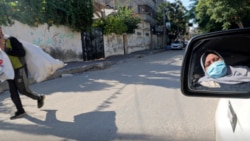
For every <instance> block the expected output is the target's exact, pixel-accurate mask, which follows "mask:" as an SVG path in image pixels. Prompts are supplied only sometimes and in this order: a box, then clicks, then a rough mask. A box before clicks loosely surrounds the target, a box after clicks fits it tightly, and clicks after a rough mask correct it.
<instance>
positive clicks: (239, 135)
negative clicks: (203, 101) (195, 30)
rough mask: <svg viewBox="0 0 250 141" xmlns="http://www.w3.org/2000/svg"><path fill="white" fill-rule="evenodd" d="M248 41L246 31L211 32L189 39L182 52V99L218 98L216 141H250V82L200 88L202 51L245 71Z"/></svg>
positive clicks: (249, 31)
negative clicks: (212, 52)
mask: <svg viewBox="0 0 250 141" xmlns="http://www.w3.org/2000/svg"><path fill="white" fill-rule="evenodd" d="M249 37H250V28H244V29H233V30H227V31H218V32H212V33H207V34H203V35H199V36H196V37H193V38H192V39H191V40H190V41H189V43H188V45H187V48H186V52H185V55H184V59H183V64H182V70H181V91H182V93H183V94H184V95H186V96H195V97H216V98H221V99H220V100H219V102H218V106H217V109H216V113H215V130H216V140H217V141H236V140H239V141H249V140H250V134H249V133H250V108H249V107H250V99H249V97H250V82H244V83H240V84H224V85H223V84H221V83H218V84H219V85H218V86H217V87H214V86H213V87H212V86H211V87H207V86H204V85H201V83H198V80H199V79H200V78H201V77H202V76H204V75H205V74H204V71H203V69H202V67H201V63H200V61H201V59H200V58H201V55H202V54H203V53H204V52H205V51H207V50H215V51H217V52H219V53H220V54H221V56H223V59H224V61H225V62H226V64H227V65H230V66H246V67H248V68H249V67H250V49H249V44H250V40H249ZM248 73H250V72H249V71H248ZM248 78H249V77H247V76H246V77H242V78H239V79H238V80H239V81H240V80H243V79H248ZM214 82H216V81H215V80H214Z"/></svg>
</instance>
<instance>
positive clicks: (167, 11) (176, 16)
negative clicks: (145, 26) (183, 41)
mask: <svg viewBox="0 0 250 141" xmlns="http://www.w3.org/2000/svg"><path fill="white" fill-rule="evenodd" d="M186 13H187V9H186V8H185V7H184V6H183V4H182V2H181V1H180V0H175V2H173V3H170V2H168V1H166V2H165V3H162V4H161V5H160V6H159V9H158V14H157V15H158V24H159V25H162V22H163V21H162V19H163V18H162V17H163V16H164V15H166V16H167V18H166V21H167V22H170V23H171V29H169V33H171V34H175V35H183V34H184V33H185V32H186V23H188V17H187V14H186Z"/></svg>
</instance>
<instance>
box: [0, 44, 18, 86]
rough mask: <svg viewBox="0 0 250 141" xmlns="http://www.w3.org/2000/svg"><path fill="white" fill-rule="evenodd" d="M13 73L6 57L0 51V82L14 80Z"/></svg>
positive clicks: (0, 50)
mask: <svg viewBox="0 0 250 141" xmlns="http://www.w3.org/2000/svg"><path fill="white" fill-rule="evenodd" d="M14 76H15V73H14V69H13V67H12V64H11V62H10V59H9V57H8V55H7V54H6V53H5V52H4V51H2V49H0V81H1V82H3V81H5V80H7V79H14Z"/></svg>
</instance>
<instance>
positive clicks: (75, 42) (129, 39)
mask: <svg viewBox="0 0 250 141" xmlns="http://www.w3.org/2000/svg"><path fill="white" fill-rule="evenodd" d="M2 28H3V31H4V34H7V35H11V36H15V37H17V38H20V39H22V40H25V41H28V42H31V43H33V44H36V45H38V46H40V47H41V48H42V49H43V50H45V51H46V52H48V53H49V54H51V55H52V56H53V57H54V58H57V59H60V60H62V61H64V62H68V61H82V60H83V59H82V45H81V34H80V33H79V32H72V30H71V29H69V28H67V27H65V26H59V27H56V26H52V27H50V28H49V29H48V26H47V25H40V26H39V27H33V28H32V27H30V26H28V25H25V24H22V23H20V22H18V21H16V22H15V24H14V25H12V26H10V27H8V26H3V27H2ZM151 39H152V38H151V33H150V25H149V24H148V23H141V24H139V28H138V29H136V30H135V33H134V34H128V35H127V34H124V35H115V34H111V35H105V36H104V53H105V57H108V56H113V55H124V54H129V53H132V52H135V51H141V50H145V49H150V46H151ZM124 47H125V48H126V49H124Z"/></svg>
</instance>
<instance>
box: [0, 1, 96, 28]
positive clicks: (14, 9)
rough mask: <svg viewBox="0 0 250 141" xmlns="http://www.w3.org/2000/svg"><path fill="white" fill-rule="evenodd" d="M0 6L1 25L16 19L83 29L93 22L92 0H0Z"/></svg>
mask: <svg viewBox="0 0 250 141" xmlns="http://www.w3.org/2000/svg"><path fill="white" fill-rule="evenodd" d="M0 6H1V10H0V16H1V17H3V19H2V20H0V24H1V25H11V24H13V21H14V20H17V21H20V22H22V23H24V24H28V25H30V26H38V25H39V24H44V23H47V24H48V25H49V26H51V25H65V26H68V27H70V28H72V29H73V30H77V31H83V30H87V29H88V27H90V26H91V24H92V22H93V20H92V17H93V1H92V0H84V1H83V0H53V1H50V0H0Z"/></svg>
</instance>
